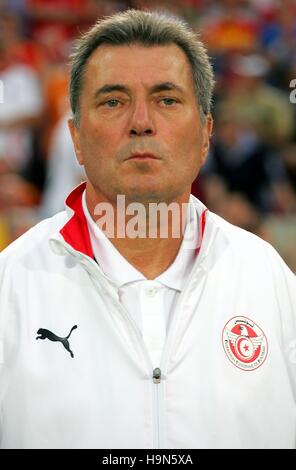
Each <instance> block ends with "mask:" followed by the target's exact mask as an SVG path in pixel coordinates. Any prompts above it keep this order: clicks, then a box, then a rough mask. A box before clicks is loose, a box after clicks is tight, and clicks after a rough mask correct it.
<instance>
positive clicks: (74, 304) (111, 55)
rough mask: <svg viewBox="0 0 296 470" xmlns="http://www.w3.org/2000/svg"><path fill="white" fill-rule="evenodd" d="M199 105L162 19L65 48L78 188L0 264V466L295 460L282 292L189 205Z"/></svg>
mask: <svg viewBox="0 0 296 470" xmlns="http://www.w3.org/2000/svg"><path fill="white" fill-rule="evenodd" d="M212 88H213V77H212V71H211V67H210V65H209V60H208V58H207V55H206V53H205V50H204V48H203V46H202V44H201V43H200V42H199V40H198V39H197V38H196V37H195V35H194V34H193V33H192V32H191V31H189V30H188V29H187V27H186V26H185V25H184V24H183V23H182V22H180V21H179V20H177V19H172V18H166V17H165V16H162V15H159V14H156V13H148V12H140V11H135V10H129V11H127V12H125V13H121V14H118V15H116V16H114V17H110V18H108V19H105V20H103V21H101V22H98V23H97V24H96V25H95V26H94V27H93V28H92V29H91V30H90V31H89V32H88V33H86V35H85V36H84V37H83V38H82V39H81V40H80V41H79V43H78V47H77V49H76V51H75V53H74V56H73V63H72V70H71V90H70V91H71V105H72V112H73V118H72V119H70V121H69V127H70V131H71V135H72V139H73V142H74V147H75V152H76V155H77V159H78V161H79V163H80V164H81V165H84V168H85V171H86V175H87V182H86V185H85V184H83V185H81V186H78V187H77V188H76V189H75V190H74V191H73V192H72V193H71V194H70V195H69V196H68V198H67V200H66V205H67V210H66V212H61V213H59V214H57V215H56V216H54V217H52V218H51V219H47V220H45V221H43V222H41V223H40V224H38V225H37V226H36V227H34V228H33V229H32V230H30V231H29V232H27V233H26V234H25V235H24V236H23V237H21V238H20V239H19V240H17V241H16V242H15V243H14V244H12V245H11V246H10V247H8V249H6V250H5V251H4V252H3V253H2V254H1V256H0V266H1V274H0V282H1V310H0V311H1V317H0V321H1V330H0V331H1V346H2V349H1V357H0V361H1V369H0V373H1V381H0V383H1V387H0V390H1V392H0V393H1V395H0V403H1V446H2V448H16V447H22V448H29V447H34V448H36V447H38V448H41V447H43V448H50V447H51V448H226V447H228V448H257V447H258V448H271V447H290V448H292V447H294V446H295V442H296V407H295V392H296V388H295V386H296V384H295V360H296V358H295V347H296V344H295V338H296V325H295V323H296V315H295V279H294V276H293V274H292V273H291V272H290V271H289V269H288V268H287V266H286V265H285V264H284V263H283V261H282V260H281V259H280V257H279V256H278V254H277V253H276V252H275V251H274V250H273V248H272V247H271V246H270V245H268V244H267V243H265V242H263V241H262V240H260V239H258V238H257V237H255V236H254V235H251V234H249V233H247V232H245V231H243V230H241V229H238V228H236V227H234V226H232V225H230V224H228V223H227V222H226V221H224V220H222V219H221V218H219V217H218V216H216V215H215V214H212V213H210V212H209V211H207V209H206V208H205V207H204V205H203V204H202V203H201V202H200V201H198V200H197V199H195V198H193V197H191V196H190V187H191V183H192V181H193V180H194V179H195V178H196V175H197V173H198V172H199V169H200V167H201V166H202V164H203V163H204V161H205V159H206V155H207V152H208V147H209V137H210V134H211V130H212V119H211V116H210V101H211V92H212ZM122 198H124V202H125V207H126V212H125V213H124V214H122V212H120V210H121V206H122ZM161 203H164V205H163V206H161V207H162V211H160V212H161V214H160V215H163V212H164V209H163V207H164V208H170V212H169V211H167V213H169V215H168V217H167V220H166V221H165V219H163V220H162V221H161V220H159V219H157V222H155V223H154V224H153V223H152V222H151V220H152V215H151V217H150V212H149V210H150V208H151V207H152V206H153V204H158V205H160V204H161ZM187 203H189V204H187ZM172 204H174V205H173V206H172ZM184 205H185V208H186V212H184V211H183V212H181V209H182V208H183V206H184ZM153 207H154V206H153ZM109 209H112V210H113V212H112V211H111V210H109ZM135 209H136V211H137V212H138V216H137V217H136V221H137V222H136V223H135V224H134V223H133V222H134V221H133V218H132V217H131V216H132V215H133V214H134V212H135ZM171 209H172V210H171ZM176 209H180V213H181V216H180V218H179V219H178V218H177V217H176V214H177V210H176ZM103 213H104V216H102V214H103ZM151 214H152V212H151ZM184 214H185V215H184ZM98 215H101V216H102V217H100V218H99V220H98V224H96V223H95V221H97V219H98ZM123 215H124V217H123ZM184 217H185V224H184V229H185V232H184V236H183V231H180V232H179V234H178V230H177V229H178V228H180V225H182V226H183V222H184ZM102 219H103V221H104V223H101V222H102ZM112 229H114V230H113V232H114V233H112ZM150 229H151V231H150ZM155 229H156V231H157V233H156V236H155ZM162 229H168V230H167V233H168V235H167V236H163V234H162V233H161V231H162ZM164 232H165V230H164ZM137 233H138V236H137ZM147 233H148V236H147ZM150 233H151V236H149V234H150ZM192 234H193V235H194V234H195V235H196V236H195V237H194V236H193V237H192V236H191V235H192ZM135 235H136V236H135ZM191 239H193V240H194V244H193V243H192V241H191ZM39 340H41V341H39Z"/></svg>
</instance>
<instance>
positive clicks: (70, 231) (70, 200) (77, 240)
mask: <svg viewBox="0 0 296 470" xmlns="http://www.w3.org/2000/svg"><path fill="white" fill-rule="evenodd" d="M85 187H86V183H85V182H84V183H81V184H80V185H79V186H77V187H76V188H75V189H73V191H72V192H71V193H70V194H69V196H68V197H67V199H66V201H65V204H66V206H68V207H70V209H72V210H73V211H74V214H73V216H72V217H71V219H70V220H69V221H68V222H67V223H66V225H64V227H63V228H62V229H61V230H60V234H61V235H62V236H63V238H64V240H65V241H66V242H67V243H69V245H71V246H72V248H74V250H76V251H80V253H83V254H84V255H87V256H89V257H90V258H93V257H94V255H93V250H92V246H91V241H90V236H89V231H88V227H87V221H86V218H85V215H84V212H83V208H82V194H83V191H84V190H85Z"/></svg>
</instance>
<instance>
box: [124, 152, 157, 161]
mask: <svg viewBox="0 0 296 470" xmlns="http://www.w3.org/2000/svg"><path fill="white" fill-rule="evenodd" d="M133 159H140V160H149V159H152V160H159V158H158V157H156V155H153V153H148V152H143V153H140V152H137V153H134V154H133V155H131V156H130V157H129V158H128V160H133Z"/></svg>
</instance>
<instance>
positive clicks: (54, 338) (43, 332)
mask: <svg viewBox="0 0 296 470" xmlns="http://www.w3.org/2000/svg"><path fill="white" fill-rule="evenodd" d="M76 328H77V325H74V326H73V327H72V328H71V331H70V333H69V334H68V336H66V337H65V338H60V337H59V336H56V335H55V334H54V333H52V332H51V331H49V330H46V329H44V328H39V330H38V331H37V335H40V336H37V338H36V339H49V340H50V341H59V342H60V343H62V345H63V346H64V348H65V349H67V351H69V353H70V355H71V357H74V354H73V352H72V351H71V349H70V344H69V341H68V339H69V338H70V335H71V333H72V331H73V330H75V329H76Z"/></svg>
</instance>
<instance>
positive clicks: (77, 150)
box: [68, 118, 84, 165]
mask: <svg viewBox="0 0 296 470" xmlns="http://www.w3.org/2000/svg"><path fill="white" fill-rule="evenodd" d="M68 127H69V131H70V134H71V137H72V141H73V145H74V149H75V154H76V158H77V160H78V162H79V164H80V165H84V160H83V156H82V152H81V149H80V135H79V128H77V127H76V126H75V124H74V119H73V118H70V119H68Z"/></svg>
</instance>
